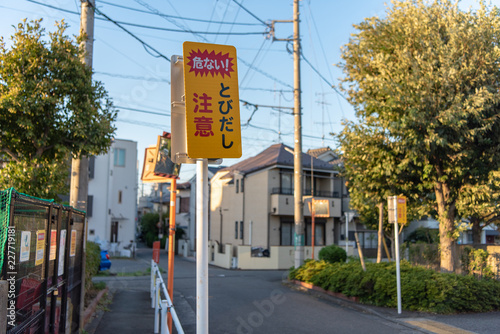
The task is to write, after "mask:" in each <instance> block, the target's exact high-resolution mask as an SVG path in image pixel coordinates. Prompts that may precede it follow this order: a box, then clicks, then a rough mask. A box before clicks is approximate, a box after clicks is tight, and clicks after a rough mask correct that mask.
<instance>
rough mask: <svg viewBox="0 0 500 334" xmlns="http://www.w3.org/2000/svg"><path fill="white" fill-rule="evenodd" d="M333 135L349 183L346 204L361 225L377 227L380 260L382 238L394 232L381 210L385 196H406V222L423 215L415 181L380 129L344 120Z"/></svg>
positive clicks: (343, 172) (379, 259) (383, 208)
mask: <svg viewBox="0 0 500 334" xmlns="http://www.w3.org/2000/svg"><path fill="white" fill-rule="evenodd" d="M337 138H338V139H339V142H340V145H341V150H342V152H343V160H344V170H343V171H342V175H343V176H344V177H345V178H346V180H347V183H348V186H349V197H350V204H349V205H350V206H351V207H352V208H354V209H355V210H356V211H357V212H358V215H359V217H360V219H361V221H362V222H363V223H364V224H365V225H367V226H368V227H370V228H373V229H378V232H379V233H378V252H377V262H380V261H381V259H382V238H384V235H386V236H387V237H389V238H391V239H393V235H394V232H393V226H392V225H390V224H388V219H387V217H388V215H387V210H385V203H387V198H388V196H393V195H405V196H406V197H407V198H408V201H407V203H408V221H410V220H411V219H415V218H419V217H420V216H421V215H423V214H424V213H425V212H423V210H424V208H425V206H423V205H422V203H423V201H422V200H420V199H418V198H417V195H418V192H415V191H413V189H412V187H413V186H415V180H413V179H412V175H411V173H407V172H406V171H405V169H404V168H400V167H399V165H400V164H401V160H402V159H403V156H402V155H401V154H400V153H399V151H398V149H397V147H395V145H396V143H394V142H393V141H391V140H389V139H388V135H387V134H386V133H384V130H383V129H380V128H377V127H376V126H369V124H356V123H353V122H347V123H345V124H344V129H343V131H342V132H341V133H340V134H339V135H338V136H337ZM417 203H418V205H416V204H417ZM377 216H378V219H377ZM384 232H385V234H384Z"/></svg>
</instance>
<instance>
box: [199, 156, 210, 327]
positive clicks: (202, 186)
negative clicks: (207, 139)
mask: <svg viewBox="0 0 500 334" xmlns="http://www.w3.org/2000/svg"><path fill="white" fill-rule="evenodd" d="M196 204H197V207H196V333H198V334H208V160H207V159H198V160H197V161H196Z"/></svg>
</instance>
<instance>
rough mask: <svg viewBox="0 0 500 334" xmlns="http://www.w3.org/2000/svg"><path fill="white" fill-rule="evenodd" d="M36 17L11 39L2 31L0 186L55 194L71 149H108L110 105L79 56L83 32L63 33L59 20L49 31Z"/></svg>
mask: <svg viewBox="0 0 500 334" xmlns="http://www.w3.org/2000/svg"><path fill="white" fill-rule="evenodd" d="M40 23H41V20H36V21H32V22H30V23H28V22H26V20H24V21H23V22H22V23H19V24H18V26H17V28H16V29H15V33H14V35H13V36H11V37H10V41H11V42H10V44H11V45H10V47H9V45H8V44H7V43H6V42H5V40H4V38H3V37H2V38H1V39H0V129H1V130H0V154H2V156H3V157H4V158H6V160H8V161H9V162H8V164H7V168H4V169H3V170H2V172H1V175H2V177H1V178H0V182H1V183H0V187H6V186H15V187H16V188H18V190H19V191H23V192H27V193H28V194H30V195H34V196H40V197H48V198H55V197H56V194H57V193H60V191H61V187H63V186H64V181H63V182H62V183H61V182H58V181H60V179H61V178H63V179H64V177H63V176H64V175H65V174H64V173H65V171H63V169H64V170H66V168H67V164H66V161H68V159H69V158H70V157H71V156H73V157H80V156H85V155H92V154H95V155H98V154H100V153H104V152H106V151H107V149H108V148H109V146H110V145H111V141H112V139H113V134H114V131H115V127H114V126H113V122H114V121H115V119H116V111H115V110H114V108H113V105H112V102H111V100H110V99H109V98H108V95H107V92H106V90H105V89H104V87H103V85H102V84H101V83H100V82H96V81H93V80H92V70H91V69H89V68H88V67H86V66H85V65H84V64H83V63H82V62H81V58H82V57H83V55H84V49H83V47H82V46H80V43H81V42H82V41H83V40H84V37H85V36H80V37H78V38H76V39H75V40H73V39H71V38H69V37H68V36H66V35H65V30H66V29H67V25H66V24H65V23H64V22H61V23H56V29H55V31H54V32H51V33H48V38H47V33H46V32H45V29H43V28H42V27H41V25H40ZM40 170H43V172H42V173H40ZM21 172H22V173H21ZM9 180H10V181H12V180H18V181H16V183H15V184H12V182H10V183H9Z"/></svg>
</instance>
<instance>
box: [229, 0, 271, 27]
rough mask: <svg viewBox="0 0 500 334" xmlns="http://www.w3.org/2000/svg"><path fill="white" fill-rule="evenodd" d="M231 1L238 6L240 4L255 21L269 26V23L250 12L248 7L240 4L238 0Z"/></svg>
mask: <svg viewBox="0 0 500 334" xmlns="http://www.w3.org/2000/svg"><path fill="white" fill-rule="evenodd" d="M233 2H234V3H235V4H237V5H238V6H240V7H241V8H242V9H243V10H244V11H245V12H247V13H248V14H250V16H252V17H253V18H254V19H256V20H257V21H259V22H260V23H262V24H263V25H265V26H267V27H268V28H270V27H271V25H270V24H269V23H266V22H264V21H262V20H261V19H259V18H258V17H257V16H256V15H255V14H254V13H252V12H251V11H249V10H248V9H246V8H245V7H243V5H242V4H240V3H239V2H238V1H236V0H233Z"/></svg>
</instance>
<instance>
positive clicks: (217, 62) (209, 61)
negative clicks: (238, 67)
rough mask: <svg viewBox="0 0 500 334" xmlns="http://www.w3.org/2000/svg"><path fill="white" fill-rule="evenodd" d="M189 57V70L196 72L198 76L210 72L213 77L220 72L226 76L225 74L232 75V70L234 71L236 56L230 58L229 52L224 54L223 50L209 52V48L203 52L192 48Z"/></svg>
mask: <svg viewBox="0 0 500 334" xmlns="http://www.w3.org/2000/svg"><path fill="white" fill-rule="evenodd" d="M187 59H188V60H189V61H188V63H187V65H188V66H189V67H190V70H189V72H194V73H195V75H196V76H197V75H198V74H200V76H203V75H206V76H208V74H209V73H210V74H211V75H212V77H214V76H216V75H219V74H220V75H221V76H222V78H224V75H227V76H228V77H231V72H234V64H233V60H234V58H230V57H229V53H226V54H224V55H223V54H222V52H219V53H217V54H216V53H215V51H212V52H210V53H209V52H208V51H207V50H204V51H203V52H202V51H200V49H198V51H195V50H191V51H190V53H189V56H188V57H187Z"/></svg>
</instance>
